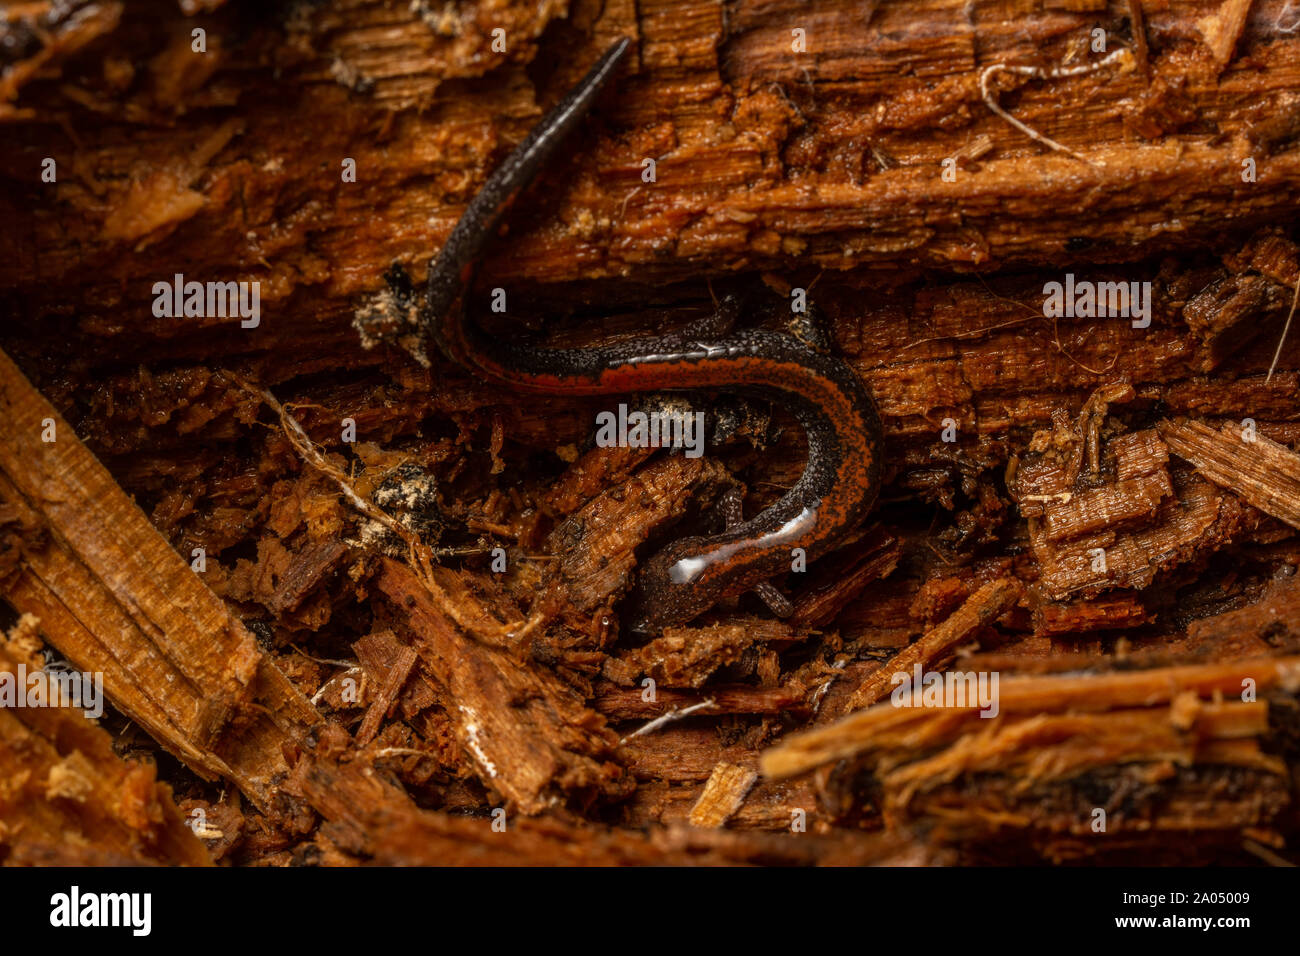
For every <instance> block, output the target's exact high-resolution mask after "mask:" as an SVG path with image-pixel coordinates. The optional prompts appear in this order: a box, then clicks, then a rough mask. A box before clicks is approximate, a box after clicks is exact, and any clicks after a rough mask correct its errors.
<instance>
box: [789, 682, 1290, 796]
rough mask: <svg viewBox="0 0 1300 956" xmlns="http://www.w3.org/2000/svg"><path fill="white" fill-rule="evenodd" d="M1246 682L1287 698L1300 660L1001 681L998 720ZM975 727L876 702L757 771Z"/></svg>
mask: <svg viewBox="0 0 1300 956" xmlns="http://www.w3.org/2000/svg"><path fill="white" fill-rule="evenodd" d="M1246 680H1249V681H1251V682H1253V686H1254V687H1256V688H1257V689H1258V690H1259V692H1261V693H1262V692H1264V691H1267V690H1272V689H1274V688H1277V689H1278V690H1280V691H1281V692H1284V693H1286V694H1291V695H1294V694H1295V693H1296V691H1297V689H1298V688H1300V660H1298V659H1296V658H1294V657H1286V658H1257V659H1254V660H1248V661H1240V662H1233V663H1231V664H1204V665H1185V666H1182V667H1171V668H1156V669H1152V670H1147V671H1138V672H1136V673H1128V674H1125V673H1116V674H1098V675H1090V676H1077V677H1053V678H1008V679H1007V680H1005V681H1002V682H1001V687H1000V693H999V697H998V704H999V713H1000V714H1001V715H1003V716H1018V717H1019V716H1023V715H1026V714H1033V713H1049V714H1052V713H1066V712H1069V711H1083V712H1087V713H1097V712H1100V711H1106V710H1117V709H1123V708H1131V707H1145V708H1151V707H1157V706H1159V705H1169V704H1171V703H1173V702H1175V700H1176V699H1177V698H1179V696H1180V695H1183V694H1190V695H1192V697H1194V698H1196V699H1202V698H1209V697H1210V696H1212V695H1214V694H1216V693H1218V694H1223V695H1234V696H1239V695H1240V694H1241V692H1242V689H1243V687H1244V686H1245V685H1244V684H1243V681H1246ZM1171 719H1172V718H1171ZM982 720H983V718H981V717H980V716H979V707H978V706H964V707H949V708H940V709H938V710H927V709H925V708H918V709H916V710H912V709H906V708H903V709H900V708H897V707H893V706H890V705H889V704H887V703H882V704H878V705H876V706H875V707H872V708H869V709H868V710H864V711H859V712H858V713H856V714H850V715H849V716H847V717H845V718H843V719H842V720H840V721H838V722H837V723H835V724H833V725H831V726H829V727H824V728H820V729H818V730H812V731H808V732H807V733H805V734H801V735H798V736H795V737H792V738H791V739H789V740H788V741H786V742H785V743H783V744H781V745H780V746H778V747H774V748H772V749H770V750H768V751H766V752H765V753H764V754H763V772H764V773H765V774H767V775H768V776H772V777H776V778H782V777H789V776H793V775H795V774H798V773H802V772H804V771H806V770H811V769H813V768H814V767H817V766H820V765H822V764H825V763H829V762H830V761H833V760H842V759H845V758H847V757H853V756H856V755H858V754H861V753H863V752H865V751H872V752H881V751H885V750H888V749H890V748H894V747H900V746H904V745H906V744H908V743H909V742H910V743H913V744H920V743H922V742H924V743H925V744H928V745H933V744H936V743H942V742H946V741H950V740H952V739H953V738H954V737H956V736H958V735H960V734H961V733H962V732H963V728H972V727H973V728H978V727H979V724H980V722H981V721H982ZM994 726H996V725H994Z"/></svg>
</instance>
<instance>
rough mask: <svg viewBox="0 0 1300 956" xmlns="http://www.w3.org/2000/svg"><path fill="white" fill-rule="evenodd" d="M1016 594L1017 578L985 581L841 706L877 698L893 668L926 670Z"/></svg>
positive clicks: (886, 688) (851, 706)
mask: <svg viewBox="0 0 1300 956" xmlns="http://www.w3.org/2000/svg"><path fill="white" fill-rule="evenodd" d="M1019 596H1020V582H1019V581H1016V580H1014V579H1007V578H999V579H998V580H996V581H990V582H989V583H988V584H985V585H984V586H983V587H981V588H980V589H979V590H978V591H976V592H975V593H974V594H972V595H971V596H970V597H969V598H967V599H966V601H965V602H964V603H963V604H962V606H961V607H959V608H958V609H957V610H956V611H954V612H953V613H952V615H950V616H949V617H948V618H947V619H946V620H944V622H943V623H942V624H940V625H939V626H938V627H936V628H934V629H933V630H931V631H927V632H926V633H925V634H924V635H923V636H922V637H921V638H920V640H918V641H916V642H915V643H913V644H910V645H908V646H907V647H906V648H904V649H903V650H902V651H900V652H899V653H898V654H896V655H895V656H894V658H893V660H892V661H890V664H889V667H888V668H883V667H882V668H881V669H880V670H878V671H876V672H875V673H873V674H872V675H871V676H870V677H868V678H867V679H866V680H865V681H863V682H862V684H861V685H860V686H859V687H858V689H857V690H855V691H854V692H853V696H852V697H850V698H849V700H848V704H847V706H846V708H845V709H846V710H859V709H861V708H863V707H868V706H870V705H871V704H874V703H875V702H876V701H878V700H880V699H881V698H882V697H884V696H885V695H886V694H888V693H889V692H890V690H892V689H893V684H892V683H891V681H892V677H893V674H894V673H895V672H902V673H910V672H911V670H912V668H913V667H915V666H916V665H920V666H921V669H922V670H929V669H931V665H935V664H938V663H941V662H942V661H943V658H944V657H945V656H946V655H948V654H949V653H950V652H951V651H952V649H953V648H954V647H955V646H956V645H958V644H960V643H961V642H962V641H966V640H969V639H970V638H971V636H972V634H973V632H974V631H975V630H976V629H978V628H980V627H983V626H985V625H987V624H990V623H992V622H993V621H995V620H996V619H997V618H999V617H1001V616H1002V614H1003V612H1005V611H1006V610H1007V608H1009V607H1010V606H1011V605H1012V604H1014V603H1015V601H1016V599H1017V598H1019ZM886 671H888V673H886Z"/></svg>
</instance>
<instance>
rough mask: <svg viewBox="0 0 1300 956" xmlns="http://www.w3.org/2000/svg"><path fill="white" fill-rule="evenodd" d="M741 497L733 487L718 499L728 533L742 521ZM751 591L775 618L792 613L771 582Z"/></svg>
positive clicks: (762, 582) (766, 582)
mask: <svg viewBox="0 0 1300 956" xmlns="http://www.w3.org/2000/svg"><path fill="white" fill-rule="evenodd" d="M743 497H744V496H743V495H742V494H741V491H740V487H739V486H736V485H733V486H732V487H730V488H728V489H727V490H726V491H725V492H723V493H722V497H721V498H719V499H718V510H719V511H721V512H722V520H723V522H725V524H726V528H727V530H728V531H730V530H731V529H732V528H735V527H736V526H737V525H739V524H741V523H742V522H743V521H744V513H743V511H742V508H741V502H742V499H743ZM753 591H754V593H755V594H757V595H758V596H759V598H761V599H762V601H763V603H764V604H766V605H767V607H768V610H770V611H771V612H772V613H773V614H775V615H776V616H777V617H789V616H790V615H791V614H793V613H794V605H793V604H791V603H790V599H789V598H787V597H786V596H785V595H784V594H782V593H781V592H780V591H778V590H777V589H776V586H775V585H774V584H772V582H771V581H759V582H758V583H757V584H755V585H754V587H753Z"/></svg>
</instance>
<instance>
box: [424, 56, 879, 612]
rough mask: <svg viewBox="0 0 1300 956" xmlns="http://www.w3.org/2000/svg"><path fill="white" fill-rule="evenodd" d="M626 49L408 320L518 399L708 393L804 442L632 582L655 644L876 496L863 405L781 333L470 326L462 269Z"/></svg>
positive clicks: (834, 529) (482, 208)
mask: <svg viewBox="0 0 1300 956" xmlns="http://www.w3.org/2000/svg"><path fill="white" fill-rule="evenodd" d="M629 46H630V41H628V40H627V39H623V40H620V41H618V42H617V43H615V44H614V45H613V46H612V47H610V48H609V49H608V50H607V51H606V52H605V54H604V55H603V56H602V57H601V58H600V60H599V62H597V63H596V65H595V66H594V67H592V69H591V72H590V73H588V74H587V76H586V77H585V78H584V79H583V80H582V82H581V83H579V84H578V86H577V87H576V88H574V89H573V90H572V91H571V92H570V93H569V94H568V95H567V96H566V97H565V98H564V99H563V100H562V101H561V102H560V103H559V105H557V106H556V107H555V109H553V110H552V111H551V112H550V113H549V114H548V115H547V116H546V117H545V118H544V119H543V120H542V122H541V123H540V124H539V125H538V126H537V127H535V128H534V129H533V130H532V132H531V133H529V135H528V137H527V138H526V139H525V140H524V141H523V143H521V144H520V145H519V147H518V148H516V149H515V151H514V152H513V153H511V155H510V157H509V158H508V159H507V160H506V161H505V162H504V163H503V164H502V165H501V167H500V168H498V169H497V170H496V172H494V173H493V174H492V175H491V176H490V177H489V178H488V181H487V183H486V184H485V185H484V186H483V188H482V190H480V191H479V193H478V194H477V195H476V196H475V197H474V199H473V200H472V201H471V202H470V204H469V206H468V208H467V209H466V210H465V213H464V215H463V216H462V217H461V219H460V221H459V222H458V223H457V224H456V227H455V229H453V230H452V233H451V236H450V238H449V239H448V240H447V243H446V245H444V246H443V248H442V251H441V252H440V253H439V254H438V257H437V259H435V260H434V261H433V262H432V263H431V264H430V267H429V277H428V288H427V294H426V298H425V304H424V308H423V310H422V313H421V321H422V323H423V326H424V328H425V330H426V332H427V333H428V334H430V335H431V336H432V337H433V338H434V339H435V340H436V341H437V343H438V345H439V346H440V348H441V349H442V351H443V352H444V353H445V354H446V355H447V357H448V358H450V359H451V360H452V361H455V362H457V363H458V364H460V365H462V366H464V367H465V368H467V369H471V370H475V371H477V372H479V373H480V374H482V375H483V376H485V377H486V378H488V379H490V380H493V381H496V382H499V383H501V384H504V385H508V386H510V387H511V388H513V389H516V390H518V391H523V392H538V393H545V394H551V395H568V396H579V395H612V394H623V393H628V392H642V391H656V392H659V391H692V390H696V389H718V390H721V391H728V392H735V393H741V394H749V395H755V396H759V397H761V398H764V399H767V400H775V401H777V402H779V403H781V405H782V406H783V407H786V408H789V409H790V410H791V411H792V412H794V414H795V415H796V416H797V418H798V420H799V422H800V424H801V425H802V427H803V428H804V430H805V432H806V433H807V439H808V464H807V466H806V468H805V469H804V473H803V475H802V477H800V479H799V480H798V481H797V482H796V483H795V485H794V487H792V488H791V489H790V490H789V491H788V492H786V494H785V495H784V496H783V497H782V498H781V499H780V500H779V501H778V502H776V503H775V504H774V505H772V506H771V507H770V508H768V509H766V510H765V511H763V512H762V513H761V514H759V515H758V516H757V517H755V518H753V519H752V520H750V521H747V522H743V523H740V524H739V525H737V526H735V527H732V528H730V529H728V530H727V531H725V532H724V533H721V534H717V535H712V536H709V537H689V538H682V539H680V540H677V541H674V542H673V543H672V544H670V545H668V546H667V547H665V548H664V549H663V550H661V551H659V552H658V553H656V554H654V555H653V556H652V557H651V558H650V559H649V560H648V561H646V562H645V563H644V564H643V565H642V567H641V569H640V570H639V572H638V576H637V583H636V589H635V594H634V608H633V620H632V621H631V627H632V630H633V631H635V632H638V633H655V632H657V631H659V630H662V628H663V627H665V626H666V625H670V624H676V623H681V622H684V621H688V620H690V619H692V618H694V617H695V616H696V615H698V614H700V613H701V612H702V611H705V610H707V609H708V608H710V607H711V606H712V605H713V604H714V603H715V602H717V601H718V600H719V599H720V598H722V597H724V596H728V595H734V594H739V593H741V592H742V591H746V590H749V589H751V588H755V587H764V586H766V585H765V584H764V582H766V581H767V580H768V579H769V578H771V577H774V576H776V575H779V574H782V573H784V572H786V571H789V570H790V568H791V565H792V553H793V551H794V549H796V548H802V549H803V551H804V555H805V557H806V559H807V560H809V561H811V560H814V559H816V558H817V557H818V556H820V555H823V554H826V553H827V552H828V551H831V550H832V549H834V548H835V546H836V544H837V542H839V541H840V540H841V539H842V538H843V537H844V536H845V535H846V534H847V533H848V532H850V531H852V530H853V529H854V528H855V526H857V525H858V523H859V522H861V521H862V519H863V518H865V517H866V515H867V513H868V512H869V511H870V510H871V507H872V505H873V503H874V502H875V499H876V493H877V491H878V490H879V487H880V472H881V448H882V445H883V435H882V431H881V426H880V416H879V414H878V413H877V411H876V406H875V403H874V402H873V401H872V399H871V395H870V393H869V392H868V391H867V389H866V388H865V387H864V386H863V384H862V382H861V381H860V380H859V379H858V377H857V376H856V375H855V374H854V373H853V371H852V369H850V368H849V367H848V365H846V364H845V363H844V362H842V361H840V360H839V359H836V358H834V357H832V356H830V355H827V354H823V353H822V352H819V351H817V350H815V349H813V348H811V347H809V346H808V345H806V344H804V343H803V342H802V341H800V340H799V339H798V338H796V337H794V336H793V335H789V334H785V333H783V332H776V331H767V330H764V329H754V330H749V331H742V332H737V333H734V334H730V335H727V336H725V337H723V338H720V339H719V340H718V341H714V342H701V341H698V340H696V339H694V338H692V337H691V336H689V335H669V336H659V337H655V338H647V339H644V340H638V341H633V342H621V343H618V344H615V345H608V346H603V347H596V348H584V349H537V348H534V347H531V346H523V345H520V344H515V343H511V342H509V341H503V340H499V339H497V338H494V337H491V336H489V335H487V334H486V333H484V332H483V331H482V330H481V329H480V328H479V326H478V325H477V324H476V323H475V322H473V321H472V320H471V319H470V317H469V315H468V309H467V303H466V299H468V298H469V290H470V289H471V288H472V286H473V283H474V276H475V272H476V264H477V263H478V261H479V259H480V257H481V254H482V252H483V249H484V247H485V246H486V245H487V244H488V242H489V241H490V240H491V238H492V236H493V234H494V232H495V230H496V227H497V225H498V224H499V222H500V221H501V217H502V216H503V215H504V213H505V211H506V209H507V207H508V206H509V205H510V203H511V201H512V200H513V199H514V197H515V196H517V195H518V194H519V192H520V191H521V190H522V189H523V188H525V187H526V186H527V185H528V184H529V183H530V182H531V181H532V179H533V177H534V175H535V174H536V173H537V171H538V169H539V168H540V167H541V165H542V164H543V163H544V162H545V161H546V160H547V158H548V157H550V156H551V155H552V154H553V153H554V152H555V150H556V148H557V147H558V146H559V145H560V144H561V143H562V142H563V141H564V139H565V138H566V137H567V136H568V134H569V133H571V132H572V131H573V129H574V128H575V127H576V126H577V125H578V124H579V122H580V121H581V120H582V118H583V116H584V115H585V114H586V113H587V111H588V110H589V109H590V108H591V105H592V103H593V102H594V101H595V99H596V97H597V95H598V94H599V93H600V91H601V89H602V88H603V87H604V86H605V84H606V83H608V82H609V80H610V79H611V78H612V77H613V75H614V73H615V72H616V70H617V68H618V65H619V63H620V61H621V60H622V59H623V57H624V55H625V54H626V53H627V50H628V48H629Z"/></svg>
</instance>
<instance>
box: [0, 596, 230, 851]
mask: <svg viewBox="0 0 1300 956" xmlns="http://www.w3.org/2000/svg"><path fill="white" fill-rule="evenodd" d="M38 626H39V622H38V621H37V620H36V619H35V618H24V619H23V621H22V622H20V624H19V625H18V626H17V627H15V628H14V632H13V635H12V636H11V639H10V640H9V641H8V642H7V644H6V643H5V642H4V641H3V640H0V672H7V673H9V674H11V675H14V679H15V680H16V679H17V678H16V675H17V674H18V665H19V664H23V665H25V666H26V668H27V671H26V673H28V674H33V673H36V672H37V671H40V670H42V668H44V666H45V659H44V658H43V657H42V656H41V655H40V654H33V653H30V650H31V647H30V645H25V643H24V641H23V639H22V637H21V636H20V635H21V633H22V632H23V631H30V632H34V631H35V630H36V629H37V627H38ZM31 638H32V639H34V640H35V641H36V642H37V643H39V638H35V637H34V634H32V635H31ZM24 690H25V688H24ZM0 781H3V783H0V860H3V861H4V862H5V863H6V864H10V865H33V864H37V865H83V866H84V865H106V864H107V865H123V864H131V865H139V864H171V865H187V866H204V865H209V864H210V863H211V860H210V858H209V857H208V852H207V850H206V849H205V848H204V846H203V844H202V843H200V842H199V840H198V838H197V837H196V836H195V835H194V834H193V833H192V832H191V831H190V828H189V827H188V826H187V825H186V823H185V821H184V819H182V817H181V814H180V813H179V812H178V811H177V809H176V804H175V803H174V802H173V801H172V795H171V788H170V787H168V786H167V785H165V784H161V783H158V782H157V781H156V780H155V768H154V767H152V766H150V765H149V764H146V763H140V762H130V761H125V760H122V759H121V758H120V757H118V755H117V754H116V753H114V752H113V741H112V739H111V738H110V737H109V735H108V734H107V733H105V732H104V731H103V730H102V729H100V728H99V727H96V726H95V725H94V724H93V723H92V722H91V720H90V719H89V718H87V717H86V716H84V715H83V713H82V712H80V711H77V710H76V709H74V708H73V707H72V706H71V704H70V703H68V702H65V703H64V704H63V706H53V707H19V708H15V709H12V710H11V709H9V708H7V707H6V708H3V709H0Z"/></svg>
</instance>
